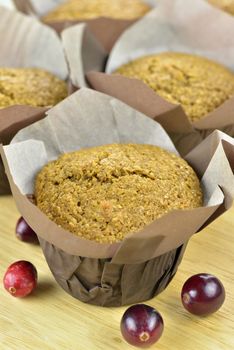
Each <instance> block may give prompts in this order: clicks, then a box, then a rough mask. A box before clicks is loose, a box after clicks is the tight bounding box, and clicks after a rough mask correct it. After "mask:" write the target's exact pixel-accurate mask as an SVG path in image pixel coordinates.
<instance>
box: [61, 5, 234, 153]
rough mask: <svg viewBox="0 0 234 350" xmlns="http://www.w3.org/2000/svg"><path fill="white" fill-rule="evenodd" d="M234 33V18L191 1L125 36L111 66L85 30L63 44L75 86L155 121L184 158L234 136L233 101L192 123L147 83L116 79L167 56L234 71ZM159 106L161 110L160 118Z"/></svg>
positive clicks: (159, 10) (159, 11) (158, 12)
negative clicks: (192, 57)
mask: <svg viewBox="0 0 234 350" xmlns="http://www.w3.org/2000/svg"><path fill="white" fill-rule="evenodd" d="M198 23H199V25H198ZM233 33H234V18H233V17H231V16H229V15H228V14H226V13H224V12H222V11H220V10H219V9H216V8H215V7H213V6H211V5H210V4H208V3H207V2H205V1H204V0H196V1H195V2H194V3H193V5H192V6H191V4H190V3H189V1H187V0H163V1H158V3H157V7H156V9H155V10H153V11H151V13H150V14H148V15H146V16H145V17H144V18H143V19H141V20H139V21H138V22H137V23H135V24H134V25H132V26H131V27H130V28H128V29H127V30H126V31H125V32H124V33H123V34H122V35H121V37H120V38H119V39H118V40H117V41H116V43H115V45H114V47H113V49H112V50H111V52H110V55H109V58H108V60H107V55H106V54H105V52H104V51H103V48H102V47H101V43H100V42H97V41H96V39H95V38H94V37H92V33H91V32H90V30H89V28H88V27H86V26H85V25H77V26H74V27H72V28H69V29H66V30H65V31H64V32H63V33H62V38H63V42H64V48H65V52H66V55H67V58H68V62H69V65H70V71H71V78H72V82H73V84H74V85H75V86H78V87H82V86H90V87H92V88H93V89H95V90H97V91H100V92H104V93H106V94H108V95H111V96H113V97H116V98H118V99H120V100H122V101H123V102H125V103H127V104H129V105H130V106H132V107H133V108H136V109H137V110H139V111H141V112H143V113H144V114H146V115H148V116H149V117H151V118H154V119H155V120H156V121H158V122H159V123H161V124H162V125H163V127H164V128H165V129H166V131H167V132H168V133H169V134H170V136H171V137H172V139H173V140H174V142H175V145H176V147H177V149H179V151H180V153H181V154H186V153H188V152H189V151H190V150H191V149H192V148H193V147H194V145H197V144H198V143H199V142H201V140H202V139H204V138H205V137H206V136H208V135H209V134H210V133H211V132H212V131H214V130H215V129H219V130H222V131H224V132H227V133H228V134H229V135H230V136H234V96H233V97H232V98H230V99H229V100H227V101H226V102H225V103H223V104H222V105H221V106H220V107H218V108H217V109H216V110H214V111H213V112H211V113H209V114H208V115H206V116H204V117H203V118H202V119H201V120H199V121H197V122H195V123H191V122H190V121H189V119H188V117H187V116H186V115H185V113H184V112H183V110H182V108H181V107H179V106H178V105H175V104H172V103H169V102H167V101H166V100H165V99H163V98H162V97H160V96H158V95H157V94H156V93H155V92H154V91H153V90H151V89H150V88H149V87H147V86H146V85H145V84H144V83H142V82H140V81H139V80H136V79H129V78H126V77H123V76H118V75H111V73H112V72H113V71H115V70H116V69H117V68H118V67H119V66H121V65H122V64H125V63H127V62H129V61H131V60H133V59H136V58H138V57H141V56H144V55H148V54H152V53H160V52H165V51H177V52H185V53H190V54H198V55H201V56H204V57H207V58H209V59H212V60H215V61H217V62H219V63H221V64H223V65H224V66H226V67H228V68H229V69H231V70H234V64H233V62H234V36H233ZM73 44H75V50H72V49H73V48H74V46H73ZM87 62H88V64H87ZM103 72H105V73H107V74H103ZM146 101H147V104H148V106H146ZM155 105H158V106H159V108H158V109H157V114H155V108H154V106H155ZM168 112H170V118H168ZM178 113H180V118H179V120H178ZM164 115H166V116H167V119H166V120H165V121H164Z"/></svg>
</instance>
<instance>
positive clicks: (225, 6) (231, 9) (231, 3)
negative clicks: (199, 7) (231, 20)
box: [208, 0, 234, 16]
mask: <svg viewBox="0 0 234 350" xmlns="http://www.w3.org/2000/svg"><path fill="white" fill-rule="evenodd" d="M208 1H209V3H210V4H212V5H214V6H216V7H219V8H220V9H222V10H223V11H225V12H228V13H230V14H231V15H233V16H234V0H208Z"/></svg>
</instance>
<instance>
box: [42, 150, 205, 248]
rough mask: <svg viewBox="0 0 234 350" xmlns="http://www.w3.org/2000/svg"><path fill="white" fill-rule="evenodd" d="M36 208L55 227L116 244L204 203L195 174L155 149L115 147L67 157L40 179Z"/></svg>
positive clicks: (46, 169) (49, 167)
mask: <svg viewBox="0 0 234 350" xmlns="http://www.w3.org/2000/svg"><path fill="white" fill-rule="evenodd" d="M35 197H36V201H37V205H38V207H39V208H40V209H41V210H42V211H43V212H44V213H45V214H46V215H47V216H48V217H49V218H50V219H51V220H52V221H54V222H55V223H56V224H58V225H59V226H61V227H63V228H64V229H67V230H68V231H70V232H72V233H74V234H75V235H78V236H80V237H84V238H86V239H90V240H95V241H97V242H105V243H107V242H108V243H109V242H117V241H121V240H123V238H124V237H125V236H126V235H127V234H128V233H130V232H135V231H138V230H140V229H142V228H143V227H144V226H145V225H147V224H149V223H151V222H152V221H154V220H155V219H157V218H159V217H160V216H162V215H163V214H165V213H167V212H169V211H170V210H172V209H184V208H195V207H198V206H200V205H201V204H202V191H201V188H200V184H199V180H198V178H197V176H196V174H195V172H194V171H193V169H192V168H191V167H190V166H189V165H188V164H187V163H186V161H184V160H183V159H182V158H180V157H178V156H176V155H174V154H173V153H170V152H168V151H166V150H163V149H161V148H159V147H156V146H151V145H135V144H128V145H124V144H119V145H117V144H113V145H104V146H100V147H95V148H89V149H83V150H81V151H77V152H72V153H68V154H64V155H62V156H60V157H59V158H58V160H56V161H53V162H50V163H48V164H47V165H46V166H45V167H44V168H43V169H42V170H41V171H40V172H39V174H38V175H37V177H36V182H35Z"/></svg>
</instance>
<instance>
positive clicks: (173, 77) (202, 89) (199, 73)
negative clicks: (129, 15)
mask: <svg viewBox="0 0 234 350" xmlns="http://www.w3.org/2000/svg"><path fill="white" fill-rule="evenodd" d="M115 73H118V74H122V75H124V76H126V77H129V78H137V79H140V80H142V81H143V82H144V83H146V84H147V85H148V86H150V87H151V88H152V89H153V90H154V91H155V92H157V93H158V94H159V95H160V96H161V97H163V98H165V99H166V100H168V101H169V102H172V103H175V104H181V105H182V106H183V108H184V110H185V112H186V114H187V116H188V117H189V119H190V120H191V121H192V122H196V121H197V120H199V119H201V118H202V117H203V116H206V115H207V114H208V113H210V112H212V111H213V110H215V109H216V108H217V107H219V106H220V105H221V104H223V103H224V102H225V101H226V100H228V99H229V98H230V97H232V96H233V95H234V74H233V72H232V71H230V70H229V69H227V68H225V67H224V66H222V65H220V64H219V63H216V62H214V61H211V60H209V59H207V58H203V57H199V56H195V55H191V54H185V53H176V52H164V53H160V54H156V55H151V56H145V57H141V58H138V59H136V60H134V61H131V62H129V63H127V64H125V65H123V66H121V67H119V68H118V69H117V70H116V71H115Z"/></svg>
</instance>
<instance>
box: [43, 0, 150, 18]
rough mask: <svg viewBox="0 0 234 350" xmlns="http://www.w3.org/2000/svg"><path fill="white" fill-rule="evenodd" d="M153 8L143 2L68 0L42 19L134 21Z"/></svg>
mask: <svg viewBox="0 0 234 350" xmlns="http://www.w3.org/2000/svg"><path fill="white" fill-rule="evenodd" d="M150 10H151V7H150V6H149V5H147V4H146V3H145V2H144V1H143V0H142V1H141V0H111V1H110V0H82V1H79V0H68V1H66V2H65V3H62V4H61V5H59V6H57V7H56V8H55V9H54V10H53V11H51V12H49V13H48V14H47V15H46V16H44V17H43V18H42V19H43V21H44V22H53V21H64V20H75V19H77V20H79V19H91V18H95V17H101V16H103V17H111V18H118V19H134V18H138V17H141V16H144V15H145V14H146V13H147V12H148V11H150Z"/></svg>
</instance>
